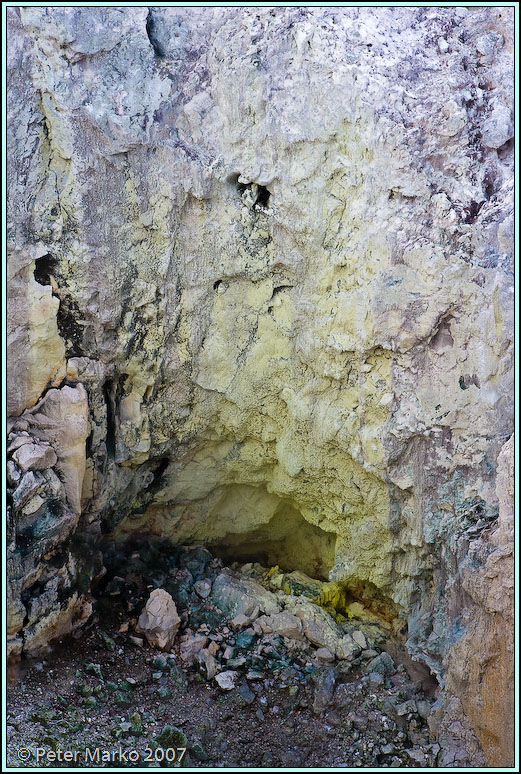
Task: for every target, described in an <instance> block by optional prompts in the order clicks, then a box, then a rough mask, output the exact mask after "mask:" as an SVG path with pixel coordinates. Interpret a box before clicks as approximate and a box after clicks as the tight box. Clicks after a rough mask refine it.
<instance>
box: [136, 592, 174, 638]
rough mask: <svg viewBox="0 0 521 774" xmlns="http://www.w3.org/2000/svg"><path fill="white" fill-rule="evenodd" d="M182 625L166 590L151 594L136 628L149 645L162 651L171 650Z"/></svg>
mask: <svg viewBox="0 0 521 774" xmlns="http://www.w3.org/2000/svg"><path fill="white" fill-rule="evenodd" d="M180 625H181V619H180V618H179V616H178V614H177V608H176V606H175V602H174V600H173V599H172V597H171V596H170V594H169V593H168V592H167V591H165V590H164V589H154V591H152V593H151V594H150V596H149V598H148V600H147V603H146V605H145V607H144V608H143V610H142V612H141V615H140V616H139V620H138V623H137V626H136V631H137V632H141V633H142V634H144V635H145V637H146V638H147V640H148V641H149V643H150V644H151V645H153V646H155V647H157V648H160V649H161V650H169V649H170V648H171V647H172V645H173V643H174V640H175V637H176V634H177V632H178V630H179V626H180Z"/></svg>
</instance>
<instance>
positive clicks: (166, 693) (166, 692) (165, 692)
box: [157, 685, 172, 699]
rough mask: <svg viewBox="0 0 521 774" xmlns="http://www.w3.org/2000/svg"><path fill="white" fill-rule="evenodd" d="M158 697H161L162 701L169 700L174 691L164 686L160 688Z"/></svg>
mask: <svg viewBox="0 0 521 774" xmlns="http://www.w3.org/2000/svg"><path fill="white" fill-rule="evenodd" d="M157 695H158V696H159V698H160V699H169V698H170V697H171V696H172V691H171V690H170V688H169V687H168V686H166V685H162V686H161V687H160V688H159V690H158V692H157Z"/></svg>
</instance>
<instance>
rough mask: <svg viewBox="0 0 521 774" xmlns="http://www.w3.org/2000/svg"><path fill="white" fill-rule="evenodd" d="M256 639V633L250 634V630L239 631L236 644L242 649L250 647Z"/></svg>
mask: <svg viewBox="0 0 521 774" xmlns="http://www.w3.org/2000/svg"><path fill="white" fill-rule="evenodd" d="M254 639H255V634H250V633H249V632H239V634H238V635H237V637H236V638H235V644H236V645H237V647H238V648H241V650H242V649H244V648H249V647H250V645H251V644H252V642H253V640H254Z"/></svg>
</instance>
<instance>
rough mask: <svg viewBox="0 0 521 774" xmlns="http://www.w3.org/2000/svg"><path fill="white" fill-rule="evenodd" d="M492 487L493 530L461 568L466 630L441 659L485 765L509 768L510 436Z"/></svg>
mask: <svg viewBox="0 0 521 774" xmlns="http://www.w3.org/2000/svg"><path fill="white" fill-rule="evenodd" d="M496 489H497V496H498V500H499V520H498V526H497V529H496V530H495V532H493V534H492V535H491V536H490V539H489V540H484V539H483V537H481V538H478V539H476V540H472V541H470V544H469V547H468V554H467V557H466V558H465V559H464V560H463V561H462V563H461V566H460V574H461V585H462V588H463V592H464V595H462V594H461V592H458V594H457V601H458V602H459V603H460V605H461V599H462V597H463V599H464V601H465V603H466V604H465V608H464V609H462V610H461V613H460V614H461V616H462V619H463V623H464V626H465V631H464V634H463V636H462V637H461V639H460V640H459V642H458V643H457V644H456V645H454V646H453V647H452V648H451V649H450V650H449V652H448V654H447V657H446V662H447V664H446V668H447V694H448V696H450V695H451V694H456V695H457V696H458V697H459V699H460V701H461V705H462V708H463V710H464V712H465V714H466V715H467V716H468V718H469V719H470V724H471V727H472V728H474V729H476V730H477V736H478V738H479V740H480V742H481V745H482V747H483V750H485V752H486V763H487V765H488V766H503V765H505V766H514V763H515V762H514V741H515V739H514V733H515V680H516V678H515V669H514V665H515V653H514V436H512V437H511V438H510V440H509V441H508V442H507V443H506V444H505V445H504V447H503V449H502V451H501V453H500V455H499V457H498V468H497V479H496ZM446 725H447V724H446V717H445V718H444V721H443V727H444V728H445V727H446Z"/></svg>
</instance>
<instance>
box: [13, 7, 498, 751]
mask: <svg viewBox="0 0 521 774" xmlns="http://www.w3.org/2000/svg"><path fill="white" fill-rule="evenodd" d="M7 11H8V24H9V46H8V52H7V53H8V78H9V100H8V109H9V114H8V157H9V170H8V211H7V230H8V248H9V256H8V275H7V276H8V289H7V290H8V304H9V307H8V320H9V331H8V347H9V350H8V358H9V372H8V376H9V378H8V410H9V425H8V430H9V432H10V439H9V442H10V443H11V444H12V443H15V445H16V444H17V443H20V444H21V445H20V446H19V447H18V448H19V449H20V451H19V453H18V455H17V456H18V457H20V456H21V455H22V456H23V454H26V453H27V452H23V451H22V450H23V448H24V446H25V445H26V438H27V436H29V443H31V444H36V445H39V444H41V443H43V442H46V443H48V444H49V446H48V448H50V449H52V450H53V451H54V453H55V455H56V462H55V464H53V465H52V466H51V467H49V468H46V469H44V470H40V471H38V470H36V471H33V470H29V472H26V473H23V470H22V468H21V467H19V466H18V465H17V463H16V457H14V455H15V454H17V450H16V449H15V448H14V447H13V449H12V452H11V454H10V468H9V471H10V472H9V484H10V492H9V494H10V497H11V501H10V510H9V513H8V547H9V551H10V560H9V561H10V566H9V573H10V577H11V579H12V582H11V587H10V602H9V638H10V639H9V643H10V645H9V647H10V652H11V653H12V654H13V655H16V654H18V653H20V652H21V650H22V649H23V648H25V649H26V650H30V651H31V652H35V651H37V649H38V648H40V647H42V648H43V647H45V646H46V644H47V642H48V641H50V640H52V639H53V638H55V637H56V636H61V634H62V633H63V632H65V631H68V630H70V629H71V628H74V626H76V625H81V622H82V621H84V620H85V616H86V615H87V614H88V605H89V600H88V587H89V581H90V580H92V579H93V578H94V577H96V576H98V575H99V574H100V573H101V572H102V565H101V557H100V554H99V539H100V537H101V536H102V535H108V534H110V535H112V534H116V535H117V536H118V538H121V539H123V538H125V537H126V536H128V535H131V534H134V533H136V532H140V531H141V532H153V533H158V534H162V535H165V536H169V537H170V538H171V539H172V540H173V541H174V542H176V543H206V544H208V545H210V546H213V547H214V549H215V550H216V551H217V552H220V553H221V555H223V556H233V557H237V558H240V557H252V556H255V555H262V556H263V557H265V558H266V560H267V562H269V563H270V564H273V565H275V564H279V563H280V565H281V566H282V567H284V569H288V570H289V569H299V570H302V571H303V572H305V573H307V574H308V575H310V576H313V577H320V578H323V579H326V578H328V577H329V578H330V579H331V580H338V581H342V582H343V583H345V584H346V588H348V589H349V591H350V593H351V595H352V596H353V598H355V599H356V598H358V599H360V600H361V601H362V602H363V604H364V605H365V606H367V607H371V608H372V609H373V610H375V611H376V612H377V613H378V614H379V615H382V616H384V617H387V619H388V620H389V621H391V622H392V623H393V625H394V626H395V630H396V631H398V630H403V631H404V632H406V634H405V635H404V636H406V637H407V645H408V648H409V651H410V653H411V654H412V655H413V657H414V658H416V659H418V660H420V661H422V662H423V663H426V664H428V665H429V667H430V668H431V670H432V671H433V673H435V674H436V676H437V677H438V679H439V681H440V683H441V684H442V686H444V688H443V690H444V691H445V692H446V694H444V695H445V696H446V702H445V704H444V705H443V706H446V707H453V708H454V707H456V706H457V707H458V710H457V711H458V712H459V711H460V710H459V708H460V707H461V708H462V710H461V711H462V713H463V715H462V720H461V722H462V723H463V724H464V725H465V724H466V725H465V729H466V731H465V733H466V734H467V731H468V734H470V736H472V738H473V739H476V738H477V739H479V743H478V741H475V742H474V741H473V742H472V743H470V742H468V744H467V743H466V742H465V744H467V747H466V748H465V749H466V750H467V752H462V753H461V755H463V756H465V755H466V756H467V757H466V758H465V760H470V759H471V758H472V756H474V759H476V760H477V757H476V756H478V757H479V755H481V752H479V753H478V752H475V751H476V750H478V751H479V747H480V744H481V746H482V747H483V751H484V755H485V759H486V760H487V762H488V764H489V765H492V763H491V761H494V762H495V763H494V765H508V764H509V760H510V758H509V755H511V754H512V742H511V737H510V736H509V733H508V731H507V729H508V724H506V723H505V724H504V725H503V726H502V728H503V730H502V731H499V730H498V729H499V728H501V722H500V721H499V718H500V717H502V714H503V713H504V711H505V710H504V709H498V710H497V713H496V715H495V720H493V721H490V723H492V726H493V728H494V729H495V730H494V731H493V734H492V736H491V734H489V733H488V731H486V729H487V728H488V725H487V724H489V719H487V717H486V716H487V713H489V712H490V713H492V714H491V715H490V717H492V715H494V712H495V710H494V711H493V710H492V708H491V707H489V705H488V704H487V702H486V701H485V700H483V702H484V703H483V708H484V709H483V711H479V712H474V711H473V710H472V708H471V702H470V701H469V697H471V696H477V695H478V693H479V691H480V690H481V689H480V688H479V683H478V675H479V668H478V664H479V663H481V662H482V660H483V658H484V656H485V654H484V652H483V653H481V654H480V653H479V652H478V653H474V651H473V655H472V659H474V660H473V662H472V663H473V664H474V665H475V667H476V668H475V669H474V667H473V669H472V671H471V673H470V674H469V675H468V677H467V678H465V679H463V678H462V676H461V664H462V661H461V659H462V658H465V655H464V654H465V653H468V652H469V651H465V648H466V645H461V643H468V638H469V637H470V638H471V639H472V643H473V644H472V648H473V647H474V644H476V643H477V644H476V647H477V648H478V651H479V649H480V648H483V649H485V650H486V651H487V652H491V650H490V649H491V648H492V649H493V648H494V647H495V644H494V643H496V642H497V639H498V638H499V637H500V636H505V637H507V640H508V638H509V637H510V628H509V626H510V625H509V624H508V620H509V619H508V616H509V615H510V613H509V610H510V608H509V605H510V602H506V603H505V607H503V608H502V609H501V610H498V609H496V608H495V607H494V605H495V604H496V602H497V600H498V599H500V597H501V593H500V590H501V588H503V587H505V588H508V589H509V588H510V586H509V584H510V573H511V561H510V559H509V558H508V557H509V556H510V554H509V553H508V552H509V551H510V548H509V547H508V546H507V543H508V540H510V538H508V536H507V532H508V530H506V531H505V527H504V524H503V521H502V520H501V519H500V520H499V522H498V513H499V502H498V496H497V493H496V477H497V467H498V456H499V454H500V452H501V449H502V447H503V445H504V444H505V442H506V441H507V439H508V438H509V437H510V435H511V433H512V430H513V369H512V359H513V345H512V341H513V257H512V253H513V174H512V173H513V139H512V137H513V119H512V115H513V114H512V104H513V9H512V8H499V7H468V8H455V7H421V8H414V7H413V8H394V7H393V8H391V7H379V8H347V7H345V8H341V7H339V8H333V7H331V8H326V7H324V8H318V7H274V8H269V7H266V8H264V7H262V8H261V7H259V8H233V7H226V8H200V9H199V8H189V9H187V8H180V7H158V8H155V7H153V8H151V9H150V17H149V16H148V14H149V10H148V9H147V8H144V7H143V8H141V7H140V8H137V7H136V8H134V7H125V8H119V7H106V8H102V7H100V8H88V9H83V8H79V7H78V8H59V7H53V8H51V9H48V8H43V7H34V6H28V7H12V8H8V9H7ZM152 22H153V23H152ZM23 434H27V435H25V436H24V435H23ZM20 438H23V443H22V441H19V440H17V439H20ZM48 454H49V455H51V456H52V454H51V452H48ZM53 459H54V458H53ZM22 473H23V476H22ZM505 541H506V542H505ZM508 545H510V544H508ZM470 555H472V556H473V557H475V558H476V557H477V558H476V561H477V562H478V564H479V565H480V567H481V568H482V569H481V570H479V569H477V568H476V566H475V563H473V561H472V560H471V559H470ZM483 568H486V569H483ZM480 572H483V573H485V575H484V576H483V577H486V578H488V577H491V578H492V577H493V583H492V586H493V588H492V590H491V592H490V593H491V594H492V592H493V597H494V600H495V602H494V600H493V601H492V602H491V599H490V594H489V593H488V591H487V583H486V582H485V581H483V583H479V584H477V585H476V584H475V582H474V579H475V578H477V577H478V575H479V573H480ZM487 573H488V575H487ZM494 573H495V574H494ZM479 577H481V576H480V575H479ZM509 594H510V591H509ZM469 597H470V598H469ZM508 599H510V597H508ZM37 600H41V602H40V603H37ZM496 607H497V605H496ZM243 612H244V611H243ZM264 612H265V613H266V614H268V615H273V614H276V613H277V612H278V611H277V610H271V611H270V610H265V611H264ZM302 623H303V626H304V621H303V622H302ZM483 627H485V630H486V632H487V634H486V636H483V637H482V636H481V634H482V633H483V631H484V629H483ZM500 632H503V635H500ZM469 647H471V645H469ZM509 647H510V645H509V644H508V643H507V645H506V646H505V649H504V658H505V661H503V662H502V663H504V664H507V663H508V659H509V658H510V656H509V653H510V651H509ZM505 669H506V672H505V675H506V674H507V673H508V669H507V667H505ZM501 679H503V678H501ZM494 690H496V689H494ZM442 701H444V700H442ZM451 701H452V704H451ZM454 702H456V704H455V703H454ZM457 702H459V704H457ZM440 706H441V705H440ZM463 716H464V717H463ZM449 726H450V724H449ZM449 726H447V728H445V727H443V728H442V726H440V729H441V728H442V731H440V734H441V733H442V732H443V733H442V735H443V738H444V739H445V740H446V739H448V736H449V735H450V728H449ZM497 733H501V734H502V739H500V740H499V741H498V739H497V738H495V737H494V736H493V735H494V734H497ZM460 736H461V735H460ZM470 736H468V739H470ZM461 738H462V739H463V738H464V735H463V736H461ZM492 738H493V741H492V742H491V741H490V740H491V739H492ZM465 739H467V737H465ZM447 744H448V743H447ZM465 744H463V743H462V744H460V743H459V742H458V745H459V746H457V749H458V750H460V748H461V749H463V747H465ZM474 744H475V748H474V747H472V745H474ZM462 745H463V747H462ZM469 745H470V746H471V747H472V750H474V752H472V751H471V752H469V749H470V748H469ZM458 755H460V753H457V754H456V753H455V755H454V756H453V759H452V762H449V759H450V756H448V757H447V761H448V764H447V765H457V763H458V760H460V759H462V758H461V755H460V758H458ZM468 756H470V758H469V757H468ZM481 762H482V759H481V758H480V759H479V761H478V763H481Z"/></svg>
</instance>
